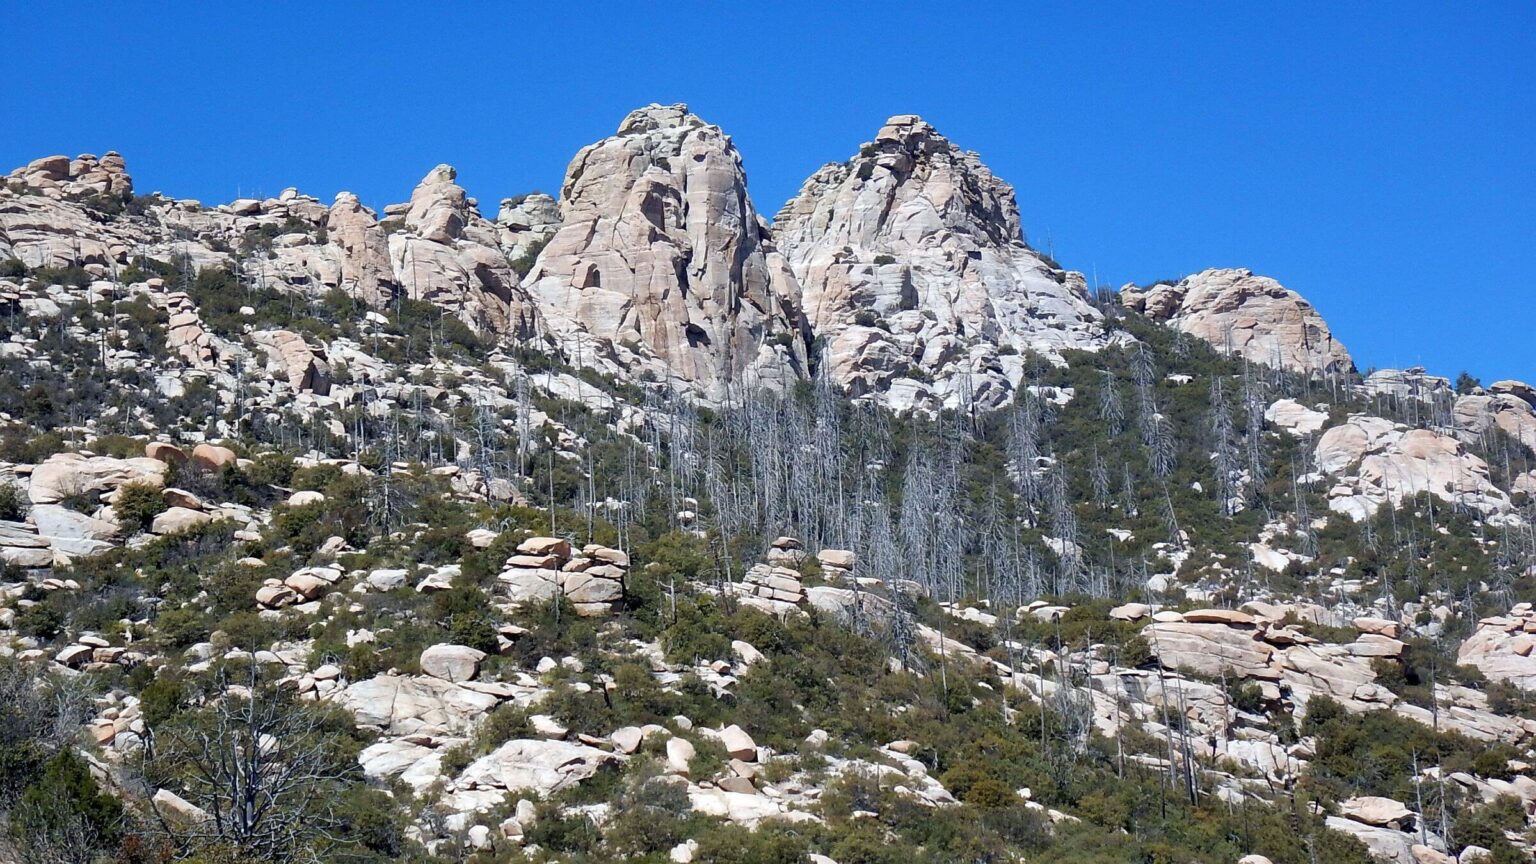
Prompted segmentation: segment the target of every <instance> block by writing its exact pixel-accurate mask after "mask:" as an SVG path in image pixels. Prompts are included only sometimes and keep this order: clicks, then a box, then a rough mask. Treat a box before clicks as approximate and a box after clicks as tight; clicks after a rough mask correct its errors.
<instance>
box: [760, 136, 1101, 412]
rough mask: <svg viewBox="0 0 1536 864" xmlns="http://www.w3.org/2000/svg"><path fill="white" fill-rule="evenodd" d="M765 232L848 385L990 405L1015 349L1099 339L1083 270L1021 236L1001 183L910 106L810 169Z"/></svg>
mask: <svg viewBox="0 0 1536 864" xmlns="http://www.w3.org/2000/svg"><path fill="white" fill-rule="evenodd" d="M774 231H775V234H776V236H777V238H778V241H779V244H780V246H781V247H782V248H783V250H784V254H785V257H786V258H787V259H788V260H789V263H790V266H791V267H792V268H793V269H794V273H795V277H796V278H797V279H798V280H799V283H800V285H801V288H802V290H803V292H804V294H803V298H804V299H803V305H804V309H805V314H806V317H807V319H808V320H809V321H810V323H811V326H812V328H813V329H814V330H815V332H816V334H817V335H818V336H819V337H820V338H822V339H823V340H824V341H825V344H826V346H827V347H826V354H825V356H824V357H823V358H821V359H822V362H823V363H825V364H826V368H827V370H828V371H829V372H830V374H831V375H832V377H833V380H834V381H836V382H837V383H838V384H839V385H840V386H842V387H844V388H846V389H848V390H849V391H850V392H851V393H853V394H855V395H864V394H872V393H875V394H879V397H878V398H880V399H881V400H882V401H884V402H886V403H887V404H889V405H891V406H892V407H894V408H898V409H908V408H913V407H921V408H924V409H936V408H939V407H941V406H942V407H957V406H970V405H977V406H980V407H982V408H995V407H998V406H999V405H1002V404H1004V403H1006V402H1007V401H1009V400H1010V399H1011V398H1012V394H1013V392H1014V391H1015V390H1016V389H1017V388H1018V386H1019V384H1020V382H1021V380H1022V379H1023V377H1024V358H1023V357H1022V356H1021V355H1022V353H1023V352H1026V351H1034V352H1038V353H1041V354H1045V355H1047V356H1059V352H1060V351H1062V350H1064V349H1068V348H1081V349H1095V348H1098V347H1100V346H1102V345H1103V344H1104V337H1103V334H1102V331H1101V328H1100V326H1099V320H1100V317H1101V316H1100V313H1099V312H1098V310H1097V309H1095V308H1094V307H1093V306H1092V304H1090V303H1089V302H1088V297H1087V285H1086V283H1085V282H1084V280H1083V276H1082V274H1080V273H1070V272H1066V271H1063V270H1061V269H1059V268H1058V267H1056V266H1055V264H1054V263H1053V262H1050V261H1048V260H1047V259H1045V258H1044V257H1043V256H1041V255H1040V254H1038V253H1037V252H1035V251H1034V250H1032V249H1030V248H1029V247H1028V246H1027V245H1025V243H1024V240H1023V234H1022V231H1021V228H1020V222H1019V212H1018V205H1017V203H1016V202H1015V200H1014V192H1013V189H1012V188H1011V187H1010V186H1009V185H1008V184H1006V183H1004V182H1003V181H1001V180H999V179H998V178H997V177H995V176H993V174H992V172H991V171H990V170H988V169H987V167H986V166H985V165H983V164H982V163H981V160H980V159H979V158H978V157H977V156H976V154H974V153H967V152H964V151H962V150H960V148H958V147H956V146H955V145H954V144H952V143H950V141H949V140H948V139H946V138H945V137H944V136H942V135H940V134H939V133H938V132H937V131H936V130H935V129H934V128H933V127H932V126H931V125H929V124H928V123H926V122H924V121H923V120H922V119H920V118H918V117H916V116H913V115H898V116H895V117H892V118H890V119H889V120H887V121H886V124H885V126H883V127H882V128H881V129H880V131H879V132H878V133H877V134H876V135H875V140H874V141H873V142H870V143H868V144H865V145H864V146H863V148H862V149H861V150H860V152H859V153H858V155H856V156H854V157H853V158H852V159H850V160H849V161H847V162H843V163H834V164H829V165H827V166H825V167H823V168H821V169H820V170H819V171H817V172H816V173H815V174H813V175H812V176H811V177H810V178H809V179H808V180H806V182H805V184H804V185H803V186H802V187H801V189H800V192H799V194H798V195H797V196H796V197H795V198H793V199H792V200H790V201H789V202H788V203H787V204H785V205H784V207H783V209H781V210H780V211H779V213H778V216H777V217H775V220H774ZM897 384H899V385H901V386H893V385H897Z"/></svg>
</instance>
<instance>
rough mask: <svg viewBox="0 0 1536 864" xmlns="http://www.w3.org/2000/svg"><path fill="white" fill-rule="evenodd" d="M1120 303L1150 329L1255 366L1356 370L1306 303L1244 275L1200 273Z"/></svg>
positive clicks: (1124, 295) (1128, 289)
mask: <svg viewBox="0 0 1536 864" xmlns="http://www.w3.org/2000/svg"><path fill="white" fill-rule="evenodd" d="M1120 300H1121V302H1122V303H1124V304H1125V305H1126V306H1127V307H1128V308H1131V309H1135V310H1137V311H1138V312H1141V313H1143V314H1145V315H1146V316H1147V317H1149V318H1151V319H1152V320H1154V321H1161V322H1163V323H1166V324H1168V325H1169V326H1171V327H1174V328H1176V329H1178V330H1181V331H1183V332H1185V333H1188V334H1190V335H1191V336H1195V337H1198V338H1200V339H1202V340H1204V341H1206V342H1209V343H1210V344H1211V345H1212V346H1214V347H1215V348H1216V349H1217V350H1218V351H1221V352H1223V353H1226V354H1232V355H1235V356H1239V357H1242V358H1244V359H1246V360H1249V361H1251V362H1254V363H1262V364H1264V365H1266V366H1271V367H1274V368H1280V369H1289V370H1291V371H1293V372H1301V373H1305V374H1312V373H1324V372H1330V371H1339V372H1342V371H1348V370H1351V369H1353V368H1354V362H1353V361H1352V360H1350V358H1349V352H1348V351H1345V350H1344V346H1343V345H1341V344H1339V343H1338V342H1337V341H1336V340H1335V339H1334V338H1333V333H1332V332H1331V331H1330V330H1329V329H1328V324H1327V323H1326V322H1324V321H1323V318H1322V316H1321V315H1319V314H1318V312H1317V310H1316V309H1314V308H1313V307H1312V304H1311V303H1308V302H1307V301H1306V299H1304V298H1303V297H1302V296H1301V295H1300V294H1297V293H1296V292H1295V291H1292V290H1290V289H1289V288H1286V287H1285V286H1283V285H1281V284H1280V283H1279V282H1276V281H1275V280H1273V279H1270V278H1267V277H1264V276H1255V275H1253V273H1252V272H1251V271H1248V270H1240V269H1234V270H1205V271H1202V272H1200V273H1196V274H1195V275H1193V276H1186V277H1185V278H1183V279H1180V280H1179V281H1178V282H1176V283H1172V284H1168V283H1158V284H1156V285H1152V286H1149V287H1146V288H1141V287H1137V286H1135V285H1126V286H1125V287H1123V288H1121V289H1120Z"/></svg>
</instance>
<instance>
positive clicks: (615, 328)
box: [524, 105, 807, 400]
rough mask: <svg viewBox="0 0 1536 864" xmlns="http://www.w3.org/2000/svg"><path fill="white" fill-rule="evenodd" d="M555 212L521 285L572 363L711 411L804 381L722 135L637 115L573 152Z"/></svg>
mask: <svg viewBox="0 0 1536 864" xmlns="http://www.w3.org/2000/svg"><path fill="white" fill-rule="evenodd" d="M560 211H561V219H562V224H561V226H560V230H559V231H558V232H556V233H555V235H554V237H553V238H552V239H551V240H550V241H549V245H548V246H546V247H545V248H544V251H543V252H542V253H541V254H540V255H539V258H538V261H537V263H536V264H535V265H534V268H533V271H532V272H531V273H530V274H529V275H528V278H527V279H526V280H525V282H524V285H525V287H526V288H527V289H528V291H529V292H530V293H531V294H532V296H533V298H534V299H535V300H536V301H537V303H538V305H539V310H540V313H541V316H542V318H543V320H544V321H545V322H546V323H547V324H548V326H549V329H550V330H551V331H552V334H553V336H554V339H555V341H556V342H557V344H558V345H559V346H560V349H561V351H562V353H564V354H565V355H566V356H567V357H568V358H569V359H570V360H572V361H573V362H576V363H579V364H582V365H587V366H594V367H598V368H600V369H602V370H604V371H609V372H615V373H624V374H630V375H641V374H649V375H650V376H651V377H652V378H653V379H654V380H657V381H670V382H674V383H676V384H677V385H678V386H680V387H682V388H685V389H687V390H689V391H691V392H693V393H695V394H696V395H699V396H702V397H704V398H707V399H712V400H719V399H724V398H725V397H726V395H727V393H728V392H729V391H731V390H739V389H740V388H742V387H751V386H768V387H774V388H779V389H782V388H784V387H786V386H788V384H790V383H791V382H793V381H794V380H796V379H798V378H800V377H801V376H802V375H803V374H804V372H805V367H806V360H805V343H806V341H807V340H806V333H805V329H804V326H803V322H802V320H801V317H800V313H799V304H798V301H799V288H798V286H797V285H796V284H795V282H794V278H793V277H792V276H791V275H790V274H789V268H788V267H787V266H785V265H784V263H783V261H782V259H781V258H780V256H779V255H778V253H777V252H776V251H775V250H774V249H773V247H772V245H771V244H770V242H769V238H768V232H767V230H766V226H765V224H764V222H763V220H762V219H761V218H760V217H759V216H758V214H757V211H756V209H755V208H754V207H753V206H752V202H751V199H749V198H748V197H747V181H746V175H745V173H744V172H743V171H742V167H741V157H740V156H739V155H738V154H737V152H736V147H735V145H733V144H732V143H731V140H730V138H728V137H727V136H726V135H725V133H724V132H722V131H720V128H719V127H717V126H711V125H709V124H707V123H705V122H704V121H703V120H701V119H700V118H699V117H697V116H695V115H694V114H692V113H690V112H689V111H688V108H687V106H685V105H671V106H663V105H650V106H647V107H645V108H641V109H639V110H637V111H634V112H632V113H631V114H630V115H629V116H628V117H626V118H624V122H623V123H621V124H620V125H619V130H618V134H617V135H614V136H613V137H611V138H606V139H604V140H602V141H599V142H597V143H596V144H592V145H591V146H588V147H586V148H583V149H582V151H581V152H580V153H578V154H576V158H575V159H573V160H572V161H571V165H570V167H569V168H568V169H567V171H566V175H565V182H564V184H563V185H562V187H561V190H560Z"/></svg>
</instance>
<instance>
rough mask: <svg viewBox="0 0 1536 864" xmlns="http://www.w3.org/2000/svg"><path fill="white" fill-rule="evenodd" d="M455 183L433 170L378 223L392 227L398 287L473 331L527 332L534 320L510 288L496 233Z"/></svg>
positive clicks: (453, 176)
mask: <svg viewBox="0 0 1536 864" xmlns="http://www.w3.org/2000/svg"><path fill="white" fill-rule="evenodd" d="M457 178H458V173H457V172H456V171H454V169H453V166H451V165H439V166H437V167H436V168H433V169H432V170H431V171H429V172H428V173H427V176H426V177H423V178H422V180H421V183H419V184H418V185H417V186H416V189H415V191H413V192H412V193H411V201H410V204H409V205H408V206H406V207H405V208H404V214H403V216H400V215H397V216H394V217H392V219H389V220H386V222H388V223H390V225H391V227H398V229H399V230H395V231H393V232H392V233H390V235H389V257H390V262H391V264H392V267H393V270H394V273H395V278H396V280H397V281H398V283H399V285H400V289H401V291H403V292H404V294H405V296H406V297H408V298H410V299H412V300H421V301H425V302H428V303H432V304H433V305H436V306H439V307H442V308H445V309H448V310H450V311H452V312H453V313H454V314H456V315H457V316H458V317H459V318H460V319H461V320H463V321H464V322H465V323H466V324H469V325H470V326H471V327H475V328H476V329H480V330H489V331H493V332H502V333H505V332H512V333H518V334H522V335H527V334H529V333H532V332H533V331H534V329H535V322H536V316H535V313H534V311H533V309H532V307H531V305H530V304H529V303H528V302H527V298H526V297H525V295H524V294H523V293H522V292H521V290H519V288H518V284H517V283H518V274H517V272H516V271H515V270H514V269H513V268H512V261H511V260H510V258H509V257H508V254H507V250H506V249H504V248H503V245H502V244H503V239H504V238H503V237H502V232H501V230H500V229H499V228H498V227H497V226H496V225H495V223H492V222H490V221H489V220H487V219H485V218H484V217H482V216H481V215H480V213H479V211H478V210H477V209H476V207H475V203H474V199H472V198H470V197H468V195H466V194H465V192H464V189H463V187H461V186H459V185H458V183H457V182H456V180H457ZM400 209H401V208H400V207H399V206H395V207H391V208H388V209H387V210H386V212H389V211H390V210H400Z"/></svg>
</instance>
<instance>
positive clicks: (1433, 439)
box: [1314, 415, 1510, 522]
mask: <svg viewBox="0 0 1536 864" xmlns="http://www.w3.org/2000/svg"><path fill="white" fill-rule="evenodd" d="M1314 457H1315V459H1316V461H1317V467H1318V469H1319V470H1320V471H1322V472H1323V473H1324V474H1327V475H1329V476H1331V477H1333V478H1335V482H1334V486H1333V487H1332V488H1331V489H1330V490H1329V492H1328V499H1329V500H1328V507H1329V509H1331V510H1333V511H1335V512H1338V513H1344V514H1346V515H1348V516H1349V517H1350V518H1351V519H1353V520H1355V521H1357V522H1358V521H1360V520H1362V519H1365V518H1368V517H1369V516H1370V515H1371V514H1373V513H1375V512H1376V509H1377V508H1378V507H1380V506H1381V505H1383V504H1389V503H1390V504H1391V505H1392V506H1396V505H1398V504H1399V503H1401V502H1402V501H1403V499H1405V498H1411V497H1413V496H1415V495H1417V494H1419V493H1421V492H1428V493H1430V494H1432V495H1434V496H1435V497H1437V498H1440V499H1441V500H1443V501H1448V502H1451V503H1454V504H1459V505H1463V506H1467V507H1471V508H1473V509H1475V510H1477V511H1478V512H1480V513H1482V514H1484V515H1493V514H1497V513H1503V512H1505V511H1508V510H1509V508H1510V501H1509V496H1508V494H1506V493H1505V492H1504V491H1503V490H1502V489H1499V488H1498V487H1497V486H1495V485H1494V484H1493V481H1492V479H1491V478H1490V475H1489V471H1488V463H1486V462H1484V461H1483V460H1482V459H1481V458H1479V457H1478V456H1476V455H1474V454H1472V453H1470V452H1468V451H1467V449H1466V446H1465V445H1464V444H1463V443H1462V442H1461V441H1460V440H1459V439H1457V438H1456V437H1455V436H1453V435H1445V434H1441V433H1439V432H1436V431H1433V430H1429V429H1409V428H1407V427H1405V426H1403V425H1401V424H1396V423H1393V422H1392V421H1390V420H1384V419H1382V418H1380V417H1371V416H1368V415H1355V416H1352V417H1350V418H1349V420H1348V421H1347V422H1345V423H1343V424H1341V425H1338V426H1334V427H1332V428H1330V429H1328V430H1327V431H1325V432H1324V433H1323V434H1322V436H1321V437H1319V438H1318V440H1317V447H1316V449H1315V451H1314Z"/></svg>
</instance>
